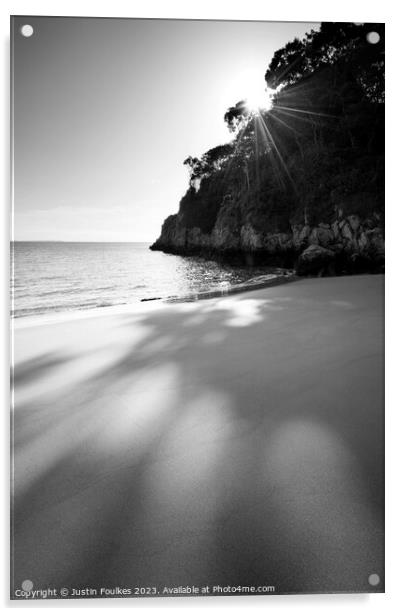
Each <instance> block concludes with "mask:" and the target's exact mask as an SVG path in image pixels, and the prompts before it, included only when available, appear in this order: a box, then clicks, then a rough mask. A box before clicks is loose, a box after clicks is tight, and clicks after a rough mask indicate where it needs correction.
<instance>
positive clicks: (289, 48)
mask: <svg viewBox="0 0 401 616" xmlns="http://www.w3.org/2000/svg"><path fill="white" fill-rule="evenodd" d="M371 31H376V32H378V33H379V34H380V37H381V38H380V41H379V43H378V44H377V45H371V44H369V43H368V42H367V39H366V35H367V33H368V32H371ZM383 49H384V26H383V24H363V25H356V24H352V23H351V24H348V23H324V24H322V26H321V28H320V30H319V31H314V30H312V31H311V32H310V33H309V34H307V35H306V37H305V38H304V39H303V40H302V41H300V40H298V39H295V40H294V41H292V42H290V43H288V44H287V45H286V46H285V47H283V48H282V49H279V50H278V51H276V53H275V54H274V56H273V58H272V60H271V62H270V64H269V67H268V69H267V71H266V75H265V78H266V82H267V85H268V86H269V87H274V88H277V86H278V85H280V86H281V89H280V91H278V92H277V94H276V96H275V98H274V105H273V108H272V109H271V110H270V111H268V112H267V111H266V112H258V113H256V114H255V113H251V112H250V111H249V110H248V109H247V107H246V105H245V102H244V101H243V100H242V101H239V102H238V103H236V104H235V105H233V106H232V107H230V108H229V109H228V110H227V112H226V114H225V116H224V120H225V122H226V124H227V126H228V128H229V130H230V132H231V133H232V134H233V136H234V137H233V140H232V142H230V143H227V144H224V145H220V146H216V147H214V148H212V149H210V150H208V151H207V152H206V153H205V154H204V155H203V156H202V157H201V158H193V157H191V156H189V157H188V158H187V159H186V160H185V161H184V164H185V165H186V166H187V167H188V169H189V174H190V186H189V189H188V191H187V193H186V194H185V195H184V197H183V198H182V200H181V203H180V212H179V217H180V220H181V223H182V224H183V225H185V226H186V227H188V228H191V227H199V228H200V229H201V231H202V232H204V233H210V232H211V230H212V229H213V226H214V224H215V222H216V219H217V216H218V213H219V210H220V208H221V206H222V204H223V203H224V202H225V201H226V199H227V197H230V199H231V200H232V201H233V202H234V203H236V204H237V206H238V207H239V208H241V212H242V217H243V219H244V220H247V221H249V222H251V223H252V225H253V226H254V228H255V229H256V230H259V231H262V232H263V231H285V230H288V228H289V225H290V224H305V223H309V224H312V223H314V222H330V221H331V220H333V219H334V217H335V216H336V215H337V212H338V209H339V208H341V209H342V210H343V211H344V212H345V213H347V212H348V213H360V214H361V215H362V214H365V215H369V214H370V213H371V212H373V211H375V212H381V213H383V184H384V143H383V135H384V104H383V101H384V52H383Z"/></svg>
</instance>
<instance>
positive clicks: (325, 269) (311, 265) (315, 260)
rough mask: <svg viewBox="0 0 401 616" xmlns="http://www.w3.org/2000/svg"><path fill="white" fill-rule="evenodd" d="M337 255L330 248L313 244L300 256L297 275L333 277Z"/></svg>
mask: <svg viewBox="0 0 401 616" xmlns="http://www.w3.org/2000/svg"><path fill="white" fill-rule="evenodd" d="M334 262H335V253H334V252H333V251H332V250H329V249H328V248H324V247H323V246H319V245H318V244H311V246H309V247H308V248H306V250H304V251H303V253H302V254H301V255H300V257H299V259H298V262H297V267H296V273H297V275H298V276H323V275H333V274H334V273H335V269H334Z"/></svg>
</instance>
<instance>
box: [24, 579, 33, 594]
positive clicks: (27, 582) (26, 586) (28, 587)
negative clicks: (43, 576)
mask: <svg viewBox="0 0 401 616" xmlns="http://www.w3.org/2000/svg"><path fill="white" fill-rule="evenodd" d="M21 588H22V590H25V591H26V592H30V591H31V590H32V588H33V582H32V580H24V581H23V582H22V584H21Z"/></svg>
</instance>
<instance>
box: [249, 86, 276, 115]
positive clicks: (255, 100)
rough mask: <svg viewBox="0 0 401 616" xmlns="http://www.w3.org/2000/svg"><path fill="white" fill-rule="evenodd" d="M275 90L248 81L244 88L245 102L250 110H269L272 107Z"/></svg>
mask: <svg viewBox="0 0 401 616" xmlns="http://www.w3.org/2000/svg"><path fill="white" fill-rule="evenodd" d="M274 94H275V90H272V89H271V88H268V87H266V86H263V84H259V83H256V82H252V83H249V84H248V86H247V89H246V97H245V98H246V104H247V107H248V109H249V111H251V112H254V113H255V112H258V111H269V110H270V109H271V108H272V107H273V95H274Z"/></svg>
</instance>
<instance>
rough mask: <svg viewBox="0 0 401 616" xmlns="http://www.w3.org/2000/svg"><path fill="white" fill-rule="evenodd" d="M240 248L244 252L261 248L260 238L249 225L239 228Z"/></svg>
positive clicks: (261, 241) (261, 240)
mask: <svg viewBox="0 0 401 616" xmlns="http://www.w3.org/2000/svg"><path fill="white" fill-rule="evenodd" d="M241 248H243V249H244V250H245V251H248V250H260V249H261V248H263V239H262V236H261V235H260V234H259V233H257V232H256V231H255V229H254V228H253V227H252V225H251V224H250V223H246V224H245V225H243V226H242V227H241Z"/></svg>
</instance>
